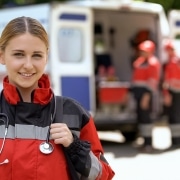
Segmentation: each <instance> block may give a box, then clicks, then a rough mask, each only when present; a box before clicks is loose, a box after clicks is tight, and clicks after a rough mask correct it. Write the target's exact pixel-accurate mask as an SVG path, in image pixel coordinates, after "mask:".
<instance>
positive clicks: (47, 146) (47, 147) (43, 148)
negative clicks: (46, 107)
mask: <svg viewBox="0 0 180 180" xmlns="http://www.w3.org/2000/svg"><path fill="white" fill-rule="evenodd" d="M1 94H2V93H1ZM0 96H1V95H0ZM53 99H54V112H53V114H51V121H50V125H51V124H52V123H53V121H54V119H55V114H56V98H54V95H53ZM0 121H2V122H3V123H4V125H5V132H4V136H3V141H2V145H1V147H0V155H1V154H2V151H3V149H4V144H5V141H6V136H7V132H8V126H9V118H8V116H7V115H6V114H5V113H0ZM50 125H49V128H48V132H47V137H46V141H44V142H42V143H41V144H40V145H39V150H40V152H41V153H43V154H50V153H52V152H53V150H54V147H53V145H52V144H51V143H50V141H49V139H50ZM7 161H8V160H7V159H6V160H5V161H4V162H2V163H0V165H1V164H3V163H8V162H9V161H8V162H7Z"/></svg>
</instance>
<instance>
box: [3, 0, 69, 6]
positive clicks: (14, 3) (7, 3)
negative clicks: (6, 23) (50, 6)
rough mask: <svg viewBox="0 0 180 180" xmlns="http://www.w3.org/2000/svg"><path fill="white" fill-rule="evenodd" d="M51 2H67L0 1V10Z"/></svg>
mask: <svg viewBox="0 0 180 180" xmlns="http://www.w3.org/2000/svg"><path fill="white" fill-rule="evenodd" d="M53 1H61V2H62V1H67V0H0V8H3V7H14V6H24V5H31V4H41V3H47V2H53Z"/></svg>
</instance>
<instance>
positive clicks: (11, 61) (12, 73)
mask: <svg viewBox="0 0 180 180" xmlns="http://www.w3.org/2000/svg"><path fill="white" fill-rule="evenodd" d="M47 57H48V52H47V47H46V46H45V44H44V42H43V41H42V40H41V39H40V38H38V37H36V36H33V35H31V34H29V33H25V34H22V35H19V36H16V37H14V38H12V39H11V40H10V41H9V42H8V44H7V46H6V48H5V51H3V52H0V63H1V64H4V65H5V66H6V69H7V74H8V79H9V82H10V83H11V84H13V85H15V86H16V87H17V88H18V89H19V90H24V89H26V90H31V91H32V90H33V89H35V88H37V87H38V80H39V79H40V77H41V76H42V74H43V73H44V70H45V66H46V63H47Z"/></svg>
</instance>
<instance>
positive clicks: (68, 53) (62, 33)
mask: <svg viewBox="0 0 180 180" xmlns="http://www.w3.org/2000/svg"><path fill="white" fill-rule="evenodd" d="M82 42H83V41H82V31H81V30H80V29H76V28H61V29H60V30H59V35H58V49H59V51H58V52H59V57H60V61H62V62H80V61H81V60H82V51H83V46H82Z"/></svg>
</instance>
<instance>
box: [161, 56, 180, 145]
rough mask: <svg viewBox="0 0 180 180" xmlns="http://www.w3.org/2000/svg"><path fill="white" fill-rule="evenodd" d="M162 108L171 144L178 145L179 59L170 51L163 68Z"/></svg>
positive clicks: (179, 142)
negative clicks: (168, 128)
mask: <svg viewBox="0 0 180 180" xmlns="http://www.w3.org/2000/svg"><path fill="white" fill-rule="evenodd" d="M163 95H164V110H166V111H167V112H166V113H167V115H168V118H169V124H170V129H171V135H172V144H173V145H180V118H179V117H180V110H179V107H180V59H179V58H178V57H177V56H176V54H175V53H171V55H170V57H169V62H168V63H167V64H166V65H165V68H164V79H163Z"/></svg>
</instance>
